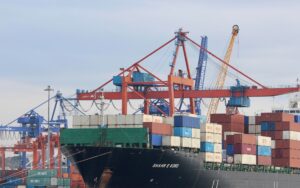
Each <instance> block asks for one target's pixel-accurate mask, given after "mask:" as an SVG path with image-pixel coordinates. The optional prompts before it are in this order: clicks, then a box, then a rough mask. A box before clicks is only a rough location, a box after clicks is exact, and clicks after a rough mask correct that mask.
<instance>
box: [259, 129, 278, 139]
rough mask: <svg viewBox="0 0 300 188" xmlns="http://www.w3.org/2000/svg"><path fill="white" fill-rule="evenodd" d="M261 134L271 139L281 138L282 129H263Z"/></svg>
mask: <svg viewBox="0 0 300 188" xmlns="http://www.w3.org/2000/svg"><path fill="white" fill-rule="evenodd" d="M261 135H262V136H268V137H271V139H272V140H281V139H282V131H263V132H261Z"/></svg>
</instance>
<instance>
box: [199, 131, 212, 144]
mask: <svg viewBox="0 0 300 188" xmlns="http://www.w3.org/2000/svg"><path fill="white" fill-rule="evenodd" d="M200 139H201V141H202V142H214V134H213V133H203V132H201V133H200Z"/></svg>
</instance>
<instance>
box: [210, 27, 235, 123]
mask: <svg viewBox="0 0 300 188" xmlns="http://www.w3.org/2000/svg"><path fill="white" fill-rule="evenodd" d="M238 33H239V26H238V25H234V26H233V27H232V36H231V39H230V42H229V46H228V48H227V51H226V54H225V57H224V61H225V62H227V63H228V64H229V63H230V57H231V53H232V50H233V45H234V41H235V38H236V36H237V35H238ZM227 70H228V65H227V64H224V63H223V64H222V67H221V70H220V72H219V74H218V78H217V81H216V84H215V89H223V87H224V84H225V80H226V75H227ZM219 101H220V99H219V98H212V99H211V101H210V104H209V108H208V111H207V122H210V114H214V113H216V112H217V109H218V105H219Z"/></svg>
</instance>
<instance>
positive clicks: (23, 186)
mask: <svg viewBox="0 0 300 188" xmlns="http://www.w3.org/2000/svg"><path fill="white" fill-rule="evenodd" d="M17 188H26V185H18V186H17Z"/></svg>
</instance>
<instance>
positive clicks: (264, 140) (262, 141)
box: [256, 136, 272, 146]
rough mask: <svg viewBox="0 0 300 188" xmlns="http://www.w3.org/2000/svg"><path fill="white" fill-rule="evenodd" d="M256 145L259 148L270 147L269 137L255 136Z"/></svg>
mask: <svg viewBox="0 0 300 188" xmlns="http://www.w3.org/2000/svg"><path fill="white" fill-rule="evenodd" d="M256 144H257V145H259V146H271V145H272V143H271V137H268V136H257V137H256Z"/></svg>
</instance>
